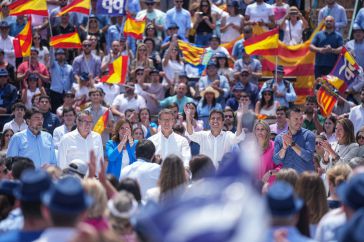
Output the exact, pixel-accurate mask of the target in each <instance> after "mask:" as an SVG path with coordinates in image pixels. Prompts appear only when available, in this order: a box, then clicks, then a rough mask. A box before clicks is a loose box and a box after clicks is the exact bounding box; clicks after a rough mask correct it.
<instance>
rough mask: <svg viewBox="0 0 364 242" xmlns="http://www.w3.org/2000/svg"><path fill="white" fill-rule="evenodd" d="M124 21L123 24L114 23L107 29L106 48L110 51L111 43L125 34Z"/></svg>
mask: <svg viewBox="0 0 364 242" xmlns="http://www.w3.org/2000/svg"><path fill="white" fill-rule="evenodd" d="M124 23H125V22H124V21H123V23H122V24H120V25H119V24H114V25H111V26H110V27H109V28H108V29H107V33H106V36H105V39H106V50H107V51H108V52H109V50H110V49H111V43H112V42H113V41H114V40H120V37H121V36H122V35H123V31H124Z"/></svg>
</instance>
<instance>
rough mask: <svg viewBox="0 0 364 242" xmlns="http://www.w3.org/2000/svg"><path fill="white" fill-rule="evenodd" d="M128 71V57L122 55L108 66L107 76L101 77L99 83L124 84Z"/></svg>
mask: <svg viewBox="0 0 364 242" xmlns="http://www.w3.org/2000/svg"><path fill="white" fill-rule="evenodd" d="M127 71H128V56H127V55H122V56H120V57H119V58H117V59H116V60H114V61H113V63H111V64H110V65H109V75H107V76H103V77H102V78H101V80H100V81H101V82H106V83H112V84H121V83H124V82H125V78H126V74H127Z"/></svg>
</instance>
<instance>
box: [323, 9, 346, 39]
mask: <svg viewBox="0 0 364 242" xmlns="http://www.w3.org/2000/svg"><path fill="white" fill-rule="evenodd" d="M327 16H332V17H334V19H335V27H336V31H337V32H339V33H342V31H343V30H344V27H345V26H346V25H347V24H348V19H347V17H346V12H345V8H344V7H343V6H341V5H339V4H337V3H335V4H334V6H333V7H332V8H329V7H328V6H327V5H326V6H325V7H323V8H321V10H320V12H319V14H318V23H321V21H322V20H323V19H324V18H326V17H327Z"/></svg>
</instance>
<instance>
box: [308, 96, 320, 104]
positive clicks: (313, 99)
mask: <svg viewBox="0 0 364 242" xmlns="http://www.w3.org/2000/svg"><path fill="white" fill-rule="evenodd" d="M306 103H314V104H317V98H316V96H307V97H306Z"/></svg>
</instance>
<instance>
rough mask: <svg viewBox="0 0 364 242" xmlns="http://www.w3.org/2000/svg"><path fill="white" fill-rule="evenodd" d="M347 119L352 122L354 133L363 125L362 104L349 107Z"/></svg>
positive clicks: (363, 108)
mask: <svg viewBox="0 0 364 242" xmlns="http://www.w3.org/2000/svg"><path fill="white" fill-rule="evenodd" d="M349 119H350V120H351V122H353V124H354V133H355V134H356V133H357V132H358V131H359V129H360V128H362V127H363V126H364V107H363V104H359V105H357V106H355V107H353V108H351V110H350V113H349Z"/></svg>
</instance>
